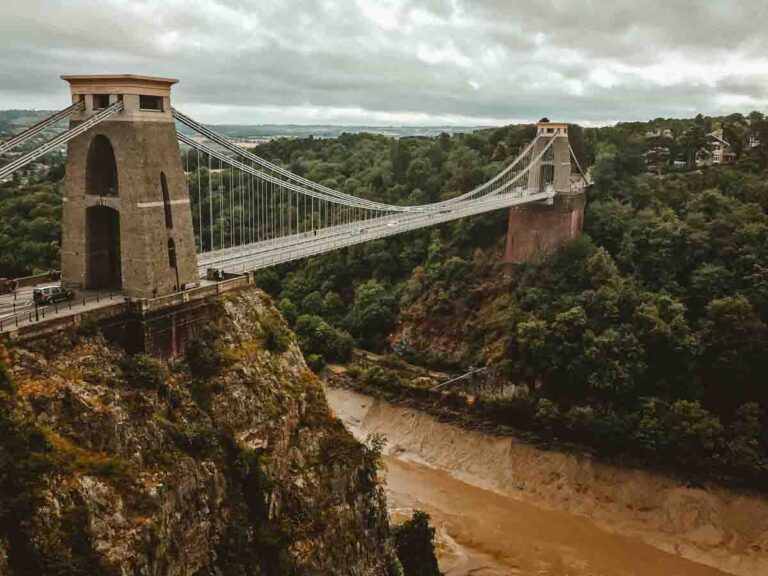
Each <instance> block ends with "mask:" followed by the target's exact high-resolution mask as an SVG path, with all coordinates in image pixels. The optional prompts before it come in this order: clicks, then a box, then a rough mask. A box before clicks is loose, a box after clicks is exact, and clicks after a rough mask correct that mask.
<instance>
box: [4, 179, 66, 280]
mask: <svg viewBox="0 0 768 576" xmlns="http://www.w3.org/2000/svg"><path fill="white" fill-rule="evenodd" d="M60 236H61V192H60V191H59V185H58V184H56V183H55V182H54V181H53V180H50V181H49V180H47V175H46V176H44V177H43V179H42V180H38V179H36V178H34V177H33V178H32V179H31V181H30V182H29V183H28V184H24V185H19V186H18V187H15V188H7V187H4V186H2V185H0V278H2V277H18V276H26V275H29V274H33V273H37V272H45V271H48V270H53V269H58V268H59V266H60V264H59V258H60V256H59V252H60V249H59V242H60Z"/></svg>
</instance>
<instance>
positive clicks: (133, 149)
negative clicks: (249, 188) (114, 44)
mask: <svg viewBox="0 0 768 576" xmlns="http://www.w3.org/2000/svg"><path fill="white" fill-rule="evenodd" d="M62 79H63V80H66V81H67V82H69V84H70V87H71V92H72V101H73V103H75V102H80V101H83V102H84V103H85V107H84V110H83V111H82V112H80V113H78V114H76V115H74V116H72V118H71V120H70V123H71V125H72V126H75V125H77V124H78V123H80V122H83V121H85V120H87V119H88V118H90V117H92V116H93V115H94V114H96V113H98V112H99V111H101V110H104V109H106V108H108V107H109V106H112V105H113V104H114V103H116V102H118V101H122V103H123V109H122V111H120V112H117V113H115V114H114V115H112V116H110V117H109V118H107V119H106V120H104V121H102V122H100V123H99V124H97V125H96V126H94V127H93V128H92V129H91V130H88V131H87V132H85V133H84V134H82V135H80V136H78V137H77V138H75V139H73V140H71V141H70V142H69V144H68V147H67V164H66V178H65V192H64V203H63V218H62V248H61V274H62V284H63V285H64V286H67V287H72V288H80V289H111V290H115V291H122V292H123V293H124V294H125V295H126V296H129V297H132V298H151V297H154V296H163V295H166V294H170V293H172V292H175V291H179V290H183V289H185V288H188V287H190V286H193V285H195V284H196V283H197V282H198V274H197V257H196V255H195V237H194V231H193V227H192V214H191V209H190V202H189V190H188V188H187V179H186V175H185V173H184V169H183V167H182V164H181V156H180V152H179V144H178V140H177V137H176V126H175V123H174V119H173V116H172V114H171V101H170V97H171V87H172V86H173V85H174V84H176V82H177V80H173V79H169V78H154V77H148V76H134V75H98V76H62Z"/></svg>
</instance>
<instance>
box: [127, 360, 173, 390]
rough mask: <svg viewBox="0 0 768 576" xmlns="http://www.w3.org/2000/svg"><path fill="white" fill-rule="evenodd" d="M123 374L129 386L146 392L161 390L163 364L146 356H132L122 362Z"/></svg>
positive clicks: (164, 385)
mask: <svg viewBox="0 0 768 576" xmlns="http://www.w3.org/2000/svg"><path fill="white" fill-rule="evenodd" d="M122 368H123V374H124V375H125V379H126V380H127V381H128V383H129V384H132V385H133V386H136V387H137V388H144V389H147V390H157V391H160V390H163V389H164V388H165V387H166V384H165V369H164V368H163V364H162V363H161V362H160V361H159V360H157V359H156V358H153V357H152V356H149V355H147V354H134V355H133V356H129V357H128V358H126V359H125V361H124V362H123V366H122Z"/></svg>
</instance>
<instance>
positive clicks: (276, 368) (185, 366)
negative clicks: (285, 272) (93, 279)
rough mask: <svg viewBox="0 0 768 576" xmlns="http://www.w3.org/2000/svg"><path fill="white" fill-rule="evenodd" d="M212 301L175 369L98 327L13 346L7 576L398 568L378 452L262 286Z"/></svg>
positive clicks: (1, 511)
mask: <svg viewBox="0 0 768 576" xmlns="http://www.w3.org/2000/svg"><path fill="white" fill-rule="evenodd" d="M217 309H218V314H217V319H216V322H215V324H214V325H212V326H211V328H209V329H207V330H206V332H205V334H203V335H202V336H201V338H200V339H199V340H198V341H196V342H195V343H194V345H193V346H192V347H191V349H190V350H189V351H188V355H187V359H186V360H185V361H180V362H177V363H175V364H174V365H172V366H166V365H163V364H161V363H160V362H158V361H156V360H153V359H151V358H148V357H144V356H137V357H132V358H128V357H126V356H125V354H124V353H123V352H122V351H121V350H119V349H117V348H114V347H111V346H109V345H107V344H106V343H105V342H104V341H103V340H101V339H100V338H99V337H98V336H83V335H74V334H71V335H59V336H57V337H55V338H50V339H47V340H45V341H41V342H38V343H37V344H34V345H29V346H27V347H17V348H14V349H11V350H7V351H6V358H5V364H6V365H7V366H8V368H9V370H8V372H9V375H10V378H3V377H2V374H0V394H2V398H0V406H2V408H0V433H2V436H0V468H3V470H2V471H0V488H1V489H2V491H1V492H0V498H1V499H2V500H0V575H2V576H5V575H13V576H19V575H22V574H89V575H90V574H115V575H129V574H130V575H134V574H136V575H155V574H157V575H160V574H162V575H173V576H186V575H189V576H192V575H196V576H202V575H241V574H242V575H245V574H269V575H270V576H272V575H279V574H292V575H293V574H295V575H302V574H307V575H309V574H311V575H313V576H314V575H322V574H334V575H337V574H339V575H341V574H349V575H371V576H374V575H375V576H379V575H381V576H385V575H389V574H397V573H398V572H399V565H398V564H397V561H396V559H395V557H394V553H393V549H392V547H391V542H390V535H389V527H388V521H387V515H386V508H385V502H384V495H383V492H382V489H381V487H380V486H379V484H378V480H377V475H376V466H377V453H376V451H375V450H372V449H369V448H367V447H365V446H362V445H360V444H358V443H357V442H356V441H354V440H353V439H352V437H351V436H350V435H349V433H348V432H347V431H346V430H345V429H344V427H343V425H342V424H341V423H340V422H339V421H338V420H337V419H336V418H334V417H333V416H332V415H331V414H330V413H329V410H328V407H327V404H326V402H325V397H324V395H323V391H322V388H321V386H320V384H319V382H318V381H317V379H316V378H315V376H314V374H312V372H310V371H309V370H308V369H307V367H306V365H305V363H304V359H303V358H302V355H301V353H300V351H299V350H298V348H297V346H296V344H295V342H294V339H293V336H292V334H291V333H290V332H289V331H288V330H287V328H286V327H285V324H284V322H283V320H282V318H281V317H280V316H279V315H278V313H277V312H276V311H275V309H274V308H273V307H272V305H271V303H270V302H269V300H268V299H267V297H266V296H264V295H263V293H261V292H259V291H257V290H253V289H249V290H244V291H240V292H237V293H235V294H230V295H226V296H224V297H222V299H221V300H220V301H219V302H218V303H217ZM0 360H3V359H2V358H0ZM3 381H5V383H4V384H3ZM11 382H12V383H11Z"/></svg>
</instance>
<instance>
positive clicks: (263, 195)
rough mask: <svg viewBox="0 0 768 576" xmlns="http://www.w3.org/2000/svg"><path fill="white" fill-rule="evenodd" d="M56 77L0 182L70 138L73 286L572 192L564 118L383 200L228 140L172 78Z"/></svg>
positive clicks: (65, 252) (163, 287)
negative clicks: (63, 94)
mask: <svg viewBox="0 0 768 576" xmlns="http://www.w3.org/2000/svg"><path fill="white" fill-rule="evenodd" d="M62 78H64V79H65V80H67V81H68V82H69V83H70V85H71V91H72V105H71V106H69V107H67V108H65V109H63V110H61V111H60V112H58V113H56V114H54V115H53V116H51V117H50V118H48V119H46V120H44V121H42V122H40V123H39V124H37V125H35V126H33V127H31V128H29V129H27V130H26V131H24V132H22V133H20V134H18V135H17V136H14V137H13V138H11V139H10V140H8V141H6V142H4V143H2V144H0V156H2V155H7V154H8V153H9V152H11V151H14V150H18V149H20V148H22V147H24V150H25V151H24V152H23V153H18V152H16V155H15V157H14V158H13V159H12V160H11V161H8V162H6V163H5V164H4V165H0V182H2V181H4V180H8V179H9V178H10V177H11V176H12V175H13V174H14V173H15V172H17V171H20V170H23V169H25V168H26V167H28V166H30V165H31V164H33V163H34V162H36V161H39V160H40V159H41V158H42V157H44V156H45V155H47V154H49V153H51V152H52V151H54V150H60V149H62V148H63V147H65V146H66V149H67V166H66V179H65V194H64V198H63V201H64V206H63V214H64V216H63V226H62V236H63V238H62V283H63V284H64V285H66V286H70V287H72V288H77V289H96V290H98V289H107V288H108V289H110V290H122V291H123V292H124V293H125V294H126V295H127V296H131V297H138V298H148V297H149V298H151V297H158V296H162V295H164V294H170V293H174V292H178V291H183V290H186V289H190V288H193V287H196V286H198V285H199V284H200V282H201V280H203V279H206V278H208V279H210V278H216V277H219V278H220V277H221V276H222V275H227V274H229V275H231V274H243V273H248V272H252V271H255V270H259V269H262V268H266V267H270V266H275V265H278V264H282V263H285V262H288V261H291V260H296V259H300V258H306V257H308V256H312V255H317V254H322V253H325V252H329V251H332V250H338V249H341V248H344V247H347V246H352V245H355V244H359V243H362V242H368V241H371V240H374V239H379V238H384V237H387V236H393V235H396V234H402V233H405V232H408V231H412V230H418V229H420V228H425V227H428V226H434V225H437V224H441V223H444V222H449V221H452V220H456V219H459V218H466V217H470V216H473V215H477V214H483V213H486V212H490V211H494V210H501V209H509V208H513V207H519V206H524V205H532V204H538V205H548V204H549V205H551V204H553V202H554V201H555V199H556V197H557V196H558V195H573V194H579V193H580V192H581V190H580V189H578V188H579V186H580V184H579V183H578V181H576V182H575V181H574V179H573V178H572V177H571V176H572V174H571V173H572V163H571V159H572V158H573V159H574V160H575V158H574V157H573V151H572V149H571V148H570V145H569V143H568V127H567V125H566V124H557V123H551V122H548V121H547V122H542V123H540V124H539V125H538V129H537V133H536V135H535V137H534V138H533V140H532V141H531V142H530V143H529V144H528V145H527V146H525V147H524V148H523V150H521V151H520V153H519V154H518V155H517V156H515V157H514V158H510V159H509V161H508V162H507V165H506V166H505V167H504V168H503V169H502V170H500V171H499V172H498V174H496V175H495V176H494V177H492V178H491V179H489V180H488V181H487V182H485V183H483V184H481V185H480V186H477V187H476V188H474V189H472V190H469V191H456V195H455V196H454V197H452V198H450V199H447V200H444V201H440V202H436V203H433V204H425V205H418V206H404V205H393V204H385V203H381V202H376V201H374V200H370V199H367V198H365V197H363V196H357V195H352V194H347V193H344V192H341V191H339V190H335V189H333V188H329V187H327V186H323V185H321V184H318V183H316V182H313V181H311V180H308V179H306V178H304V177H302V176H299V175H297V174H294V173H292V172H290V171H288V170H286V169H285V168H283V167H281V166H278V165H277V164H274V163H272V162H270V161H268V160H266V159H264V158H262V157H260V156H258V155H257V154H254V153H253V152H252V151H249V150H246V149H244V148H241V147H239V146H237V145H235V144H234V143H233V142H231V141H230V139H229V138H227V137H225V136H223V135H221V134H218V133H216V132H215V131H213V130H212V129H211V128H209V127H206V126H204V125H203V124H201V123H199V122H197V121H195V120H194V119H192V118H191V117H189V116H187V115H186V114H184V113H183V112H181V111H179V110H177V109H175V108H173V107H172V106H171V103H170V91H171V86H172V85H173V84H174V83H175V82H176V81H175V80H172V79H165V78H153V77H144V76H132V75H119V76H114V75H112V76H63V77H62ZM65 121H69V125H68V127H67V128H66V129H64V130H60V131H58V132H57V131H56V127H57V126H61V125H62V123H64V122H65ZM40 139H43V142H42V143H38V140H40ZM32 141H34V142H35V145H34V146H33V147H30V146H29V142H32ZM29 148H31V149H29ZM190 164H192V166H190ZM575 166H577V167H578V164H577V163H576V164H575ZM578 170H579V171H580V170H581V168H580V167H578ZM582 176H583V174H582ZM585 181H586V180H585V179H584V180H583V181H582V183H583V182H585ZM578 226H580V222H579V223H578ZM572 232H573V231H572V230H571V231H569V233H572Z"/></svg>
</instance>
